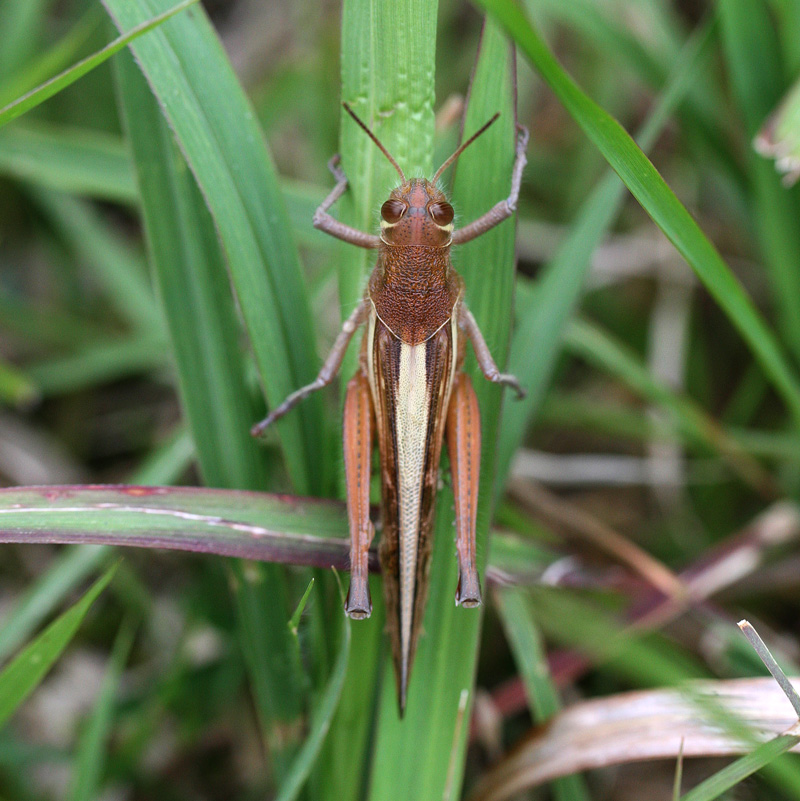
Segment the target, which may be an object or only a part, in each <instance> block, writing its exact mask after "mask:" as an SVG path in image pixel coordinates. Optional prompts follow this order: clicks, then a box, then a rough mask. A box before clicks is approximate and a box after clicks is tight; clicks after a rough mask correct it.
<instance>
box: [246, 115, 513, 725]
mask: <svg viewBox="0 0 800 801" xmlns="http://www.w3.org/2000/svg"><path fill="white" fill-rule="evenodd" d="M344 107H345V109H346V110H347V112H348V113H349V114H350V116H351V117H352V118H353V119H354V120H355V121H356V122H357V123H358V124H359V125H360V126H361V128H363V129H364V131H365V132H366V133H367V135H368V136H369V137H370V139H372V141H373V142H374V143H375V144H376V145H377V146H378V147H379V148H380V150H381V152H382V153H383V154H384V156H386V158H387V159H388V160H389V161H390V162H391V164H392V166H393V167H394V168H395V169H396V170H397V172H398V174H399V175H400V180H401V184H400V186H398V187H397V188H396V189H394V190H393V191H392V193H391V194H390V195H389V199H388V200H387V201H386V202H385V203H384V204H383V206H382V207H381V224H380V235H379V236H375V235H374V234H368V233H364V232H363V231H359V230H357V229H355V228H351V227H350V226H348V225H345V224H344V223H341V222H339V221H337V220H335V219H334V218H333V217H331V216H330V214H328V209H330V207H331V206H332V205H333V204H334V203H335V202H336V201H337V200H338V199H339V198H340V197H341V196H342V194H343V193H344V191H345V190H346V189H347V178H346V177H345V175H344V172H343V171H342V169H341V168H340V167H339V157H338V156H334V157H333V158H332V159H331V161H330V164H329V167H330V170H331V172H332V173H333V175H334V177H335V178H336V186H335V187H334V189H333V191H332V192H331V193H330V194H329V195H328V197H326V198H325V200H324V201H323V203H322V205H321V206H320V207H319V208H318V209H317V211H316V213H315V214H314V220H313V223H314V227H315V228H319V229H320V230H322V231H325V232H326V233H328V234H331V235H332V236H335V237H337V238H339V239H343V240H344V241H345V242H349V243H350V244H352V245H357V246H358V247H362V248H372V249H375V250H377V251H378V261H377V264H376V265H375V269H374V270H373V271H372V275H371V277H370V279H369V283H368V286H367V290H366V293H365V295H364V298H363V299H362V301H361V302H360V303H359V304H358V306H357V307H356V309H355V311H353V313H352V314H351V315H350V317H348V319H347V320H346V321H345V323H344V325H343V326H342V330H341V331H340V333H339V335H338V337H337V338H336V341H335V343H334V345H333V349H332V350H331V352H330V355H329V356H328V358H327V359H326V360H325V363H324V364H323V366H322V369H321V370H320V372H319V375H318V376H317V378H316V380H315V381H314V382H313V383H311V384H309V385H308V386H305V387H303V388H302V389H299V390H297V391H296V392H293V393H292V394H291V395H289V397H288V398H287V399H286V400H285V401H284V402H283V403H282V404H281V405H280V406H278V407H277V408H276V409H274V410H273V411H272V412H271V413H270V414H269V416H268V417H266V418H265V419H264V420H262V421H261V422H260V423H258V424H257V425H255V426H254V427H253V429H252V433H253V435H254V436H257V435H259V434H260V433H261V432H262V431H263V430H264V429H265V428H266V427H267V426H269V425H270V424H271V423H273V422H274V421H275V420H277V419H278V418H279V417H282V416H283V415H284V414H286V413H287V412H288V411H289V410H290V409H291V408H292V407H294V406H295V405H296V404H297V403H298V402H299V401H301V400H303V398H305V397H307V396H308V395H310V394H311V393H312V392H314V391H315V390H318V389H321V388H322V387H324V386H326V385H327V384H329V383H330V382H331V381H332V380H333V378H334V376H335V375H336V373H337V372H338V370H339V367H340V366H341V364H342V360H343V359H344V355H345V351H346V350H347V346H348V343H349V342H350V340H351V339H352V337H353V334H354V333H355V331H356V329H357V328H359V327H360V326H361V325H363V324H365V323H366V326H367V330H366V333H365V336H364V339H363V342H362V346H361V355H360V366H359V370H358V372H357V373H356V375H355V376H354V377H353V378H352V379H351V380H350V382H349V383H348V385H347V394H346V396H345V402H344V463H345V477H346V483H347V513H348V517H349V523H350V570H351V573H350V590H349V592H348V595H347V601H346V604H345V611H346V613H347V614H348V615H349V616H350V617H351V618H354V619H357V620H361V619H363V618H366V617H369V615H370V613H371V611H372V603H371V601H370V595H369V584H368V552H369V547H370V545H371V543H372V538H373V535H374V533H375V530H374V528H373V525H372V522H371V521H370V515H369V486H370V471H371V462H372V447H373V436H374V433H375V431H376V430H377V435H378V449H379V452H380V461H381V487H382V490H381V497H382V518H383V533H382V536H381V544H380V561H381V570H382V573H383V586H384V595H385V598H386V614H387V620H388V626H389V630H390V634H391V641H392V653H393V656H394V663H395V669H396V670H395V672H396V677H397V691H398V696H399V703H400V712H401V714H402V713H403V711H404V709H405V705H406V693H407V688H408V678H409V671H410V669H411V663H412V661H413V658H414V651H415V649H416V643H417V638H418V635H419V631H420V625H421V621H422V614H423V610H424V607H425V600H426V598H427V593H428V568H429V563H430V555H431V547H432V543H431V528H432V524H433V510H434V502H435V499H436V490H437V484H438V473H439V456H440V454H441V450H442V441H443V439H444V438H445V435H446V436H447V449H448V452H449V454H450V463H451V470H452V476H453V490H454V495H455V514H456V550H457V552H458V573H459V578H458V588H457V590H456V604H460V605H462V606H465V607H475V606H478V605H479V604H480V603H481V588H480V581H479V578H478V570H477V565H476V556H475V522H476V521H475V514H476V508H477V503H478V474H479V472H480V447H481V443H480V438H481V431H480V417H479V411H478V401H477V398H476V396H475V391H474V390H473V388H472V382H471V380H470V378H469V376H468V375H467V374H466V373H462V372H461V365H462V363H463V361H464V353H465V350H466V340H467V339H469V340H470V341H471V342H472V347H473V349H474V351H475V355H476V356H477V359H478V364H479V365H480V368H481V371H482V372H483V374H484V375H485V376H486V378H488V379H489V380H490V381H494V382H496V383H498V384H505V385H507V386H510V387H513V388H514V389H515V390H516V392H517V393H518V395H519V396H520V397H522V396H523V394H524V393H523V391H522V389H521V388H520V386H519V383H518V382H517V379H516V378H515V377H514V376H512V375H507V374H505V373H501V372H500V370H499V369H498V368H497V365H496V364H495V363H494V360H493V359H492V356H491V353H490V352H489V348H488V347H487V345H486V342H485V340H484V339H483V336H482V334H481V332H480V329H479V328H478V325H477V323H476V322H475V318H474V317H473V316H472V314H471V313H470V311H469V309H468V308H467V307H466V304H465V303H464V281H463V279H462V278H461V276H460V275H458V273H456V271H455V270H454V269H453V267H452V265H451V263H450V246H451V245H460V244H462V243H463V242H469V241H470V240H471V239H474V238H475V237H477V236H480V235H481V234H483V233H484V232H486V231H488V230H489V229H490V228H493V227H494V226H496V225H498V224H499V223H501V222H502V221H503V220H505V219H506V218H507V217H510V216H511V215H512V214H513V213H514V210H515V209H516V206H517V199H518V197H519V188H520V182H521V179H522V170H523V168H524V166H525V161H526V159H525V148H526V146H527V143H528V132H527V130H526V129H525V128H523V127H521V126H519V127H518V136H517V147H516V160H515V162H514V167H513V170H512V173H511V193H510V194H509V196H508V198H507V199H506V200H502V201H500V202H499V203H497V204H496V205H495V206H494V207H493V208H492V209H490V210H489V211H488V212H486V213H485V214H484V215H483V216H481V217H479V218H478V219H477V220H475V221H474V222H472V223H470V224H469V225H466V226H464V227H463V228H459V229H457V230H454V227H453V217H454V213H453V207H452V206H451V205H450V204H449V203H448V202H447V199H446V197H445V196H444V194H443V193H442V192H441V191H440V190H439V189H438V188H437V186H436V182H437V180H438V179H439V177H440V176H441V174H442V173H443V172H444V170H446V169H447V167H449V166H450V165H451V164H452V163H453V162H454V161H455V160H456V159H457V158H458V156H459V155H460V154H461V153H462V152H463V150H464V149H465V148H466V147H467V146H468V145H470V144H471V143H472V142H474V141H475V139H476V138H477V137H478V136H480V135H481V134H482V133H483V132H484V131H485V130H486V129H487V128H488V127H489V126H490V125H491V124H492V123H493V122H494V121H495V120H496V119H497V117H498V116H499V115H498V114H495V115H494V117H492V119H491V120H489V122H487V123H486V124H485V125H484V126H483V127H482V128H481V129H480V130H479V131H477V132H476V133H475V134H473V135H472V136H471V137H470V138H469V139H468V140H467V141H466V142H464V143H463V144H462V145H461V146H460V147H459V148H458V149H457V150H456V151H455V153H453V155H452V156H450V158H449V159H447V161H445V163H444V164H442V166H441V167H440V168H439V169H438V170H437V171H436V174H435V175H434V176H433V179H432V180H431V181H427V180H425V179H424V178H414V179H411V180H408V179H406V177H405V175H404V174H403V171H402V170H401V169H400V166H399V165H398V164H397V162H396V161H395V160H394V159H393V158H392V156H391V155H390V154H389V152H388V151H387V150H386V148H385V147H384V146H383V145H382V144H381V142H380V141H379V140H378V138H377V137H376V136H375V134H373V133H372V131H370V130H369V128H367V126H366V125H365V124H364V123H363V122H362V121H361V120H360V119H359V118H358V117H357V116H356V115H355V113H354V112H353V111H352V110H351V109H350V107H349V106H348V105H347V104H346V103H345V104H344Z"/></svg>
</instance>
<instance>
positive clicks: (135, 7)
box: [105, 0, 332, 492]
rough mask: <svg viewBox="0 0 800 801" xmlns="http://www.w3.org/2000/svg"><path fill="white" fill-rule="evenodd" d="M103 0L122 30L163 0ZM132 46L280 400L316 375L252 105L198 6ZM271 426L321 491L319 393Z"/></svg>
mask: <svg viewBox="0 0 800 801" xmlns="http://www.w3.org/2000/svg"><path fill="white" fill-rule="evenodd" d="M105 5H106V7H107V8H108V9H109V11H110V12H111V14H112V17H113V18H114V20H115V22H116V24H117V25H118V27H120V28H127V27H130V26H132V25H136V24H140V23H141V22H142V20H144V19H147V18H149V17H150V16H152V15H153V14H154V13H156V12H157V11H160V10H162V8H163V6H164V0H133V1H131V0H106V3H105ZM132 49H133V51H134V55H135V56H136V59H137V62H138V64H139V66H140V67H141V69H142V70H143V72H144V73H145V76H146V78H147V80H148V83H149V84H150V88H151V90H152V91H153V93H154V94H155V95H156V97H157V98H158V100H159V105H160V107H161V109H162V111H163V113H164V115H165V116H166V118H167V120H168V122H169V126H170V129H171V130H172V132H173V133H174V135H175V138H176V139H177V142H178V145H179V147H180V149H181V151H182V153H183V155H184V156H185V158H186V160H187V163H188V164H189V167H190V169H191V170H192V172H193V174H194V176H195V179H196V181H197V184H198V186H199V187H200V191H201V192H202V195H203V198H204V200H205V202H206V203H207V204H208V207H209V209H210V211H211V215H212V217H213V218H214V223H215V226H216V229H217V231H218V234H219V238H220V240H221V242H222V247H223V250H224V253H225V258H226V261H227V264H228V267H229V269H230V273H231V278H232V280H233V284H234V286H235V288H236V293H237V296H238V300H239V306H240V308H241V311H242V316H243V317H244V321H245V326H246V328H247V330H248V334H249V337H250V343H251V346H252V350H253V353H254V355H255V358H256V363H257V366H258V369H259V373H260V375H261V379H262V382H263V385H264V387H265V389H266V393H267V397H268V399H269V401H270V403H271V404H273V405H274V404H277V403H279V402H281V401H282V400H283V399H284V398H285V397H286V396H287V395H288V394H289V393H290V392H292V391H293V390H295V389H297V388H298V387H300V386H302V385H304V384H306V383H309V382H310V381H311V380H312V379H313V377H314V374H315V372H316V365H317V364H318V359H317V356H316V353H315V347H314V341H313V335H312V326H311V317H310V312H309V308H308V302H307V299H306V297H305V290H304V287H303V281H302V275H301V271H300V266H299V262H298V257H297V251H296V248H295V246H294V243H293V242H292V239H291V236H290V226H289V222H288V216H287V214H286V210H285V204H284V202H283V198H282V197H281V194H280V191H279V188H278V184H277V179H276V176H275V170H274V167H273V165H272V161H271V158H270V155H269V153H268V151H267V149H266V147H265V145H264V141H263V135H262V132H261V130H260V129H259V128H258V125H257V123H256V121H255V118H254V114H253V110H252V107H251V105H250V103H249V101H248V100H247V98H246V97H245V94H244V92H243V90H242V87H241V86H240V84H239V83H238V81H237V79H236V76H235V74H234V73H233V70H232V68H231V65H230V62H229V61H228V59H227V57H226V55H225V53H224V51H223V49H222V46H221V44H220V42H219V40H218V39H217V36H216V34H215V33H214V31H213V29H212V27H211V25H210V24H209V22H208V19H207V18H206V16H205V13H204V12H203V11H202V9H200V8H194V9H192V10H190V11H189V12H187V13H186V14H182V15H180V16H177V17H175V18H174V19H172V20H170V21H169V22H167V23H165V25H163V26H162V27H161V28H160V29H159V30H157V31H155V32H154V33H153V34H151V35H150V36H147V37H143V38H140V39H138V40H137V41H136V42H134V43H133V45H132ZM251 422H254V421H251ZM276 428H277V430H278V432H279V433H280V435H281V442H282V445H283V449H284V454H285V457H286V461H287V467H288V469H289V473H290V475H291V477H292V480H293V483H294V486H295V488H296V489H297V490H298V491H300V492H310V491H312V490H318V491H319V490H321V489H322V488H324V487H325V486H326V484H327V481H328V478H327V477H328V476H329V475H331V473H332V471H331V470H329V455H328V454H327V451H326V450H325V449H324V448H321V447H320V443H322V442H324V441H325V438H324V435H323V418H322V405H321V399H320V398H318V397H312V398H309V399H308V400H306V401H305V402H304V404H303V409H302V412H298V413H295V414H291V415H287V416H286V417H285V418H283V419H282V420H281V421H279V422H278V423H277V424H276Z"/></svg>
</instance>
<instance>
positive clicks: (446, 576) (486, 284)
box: [370, 22, 516, 801]
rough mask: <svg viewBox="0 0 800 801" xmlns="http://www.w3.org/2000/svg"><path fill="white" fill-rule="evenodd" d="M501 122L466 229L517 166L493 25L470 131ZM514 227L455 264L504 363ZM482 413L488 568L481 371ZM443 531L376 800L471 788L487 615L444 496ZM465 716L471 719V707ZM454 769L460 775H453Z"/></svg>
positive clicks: (465, 163)
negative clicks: (468, 576)
mask: <svg viewBox="0 0 800 801" xmlns="http://www.w3.org/2000/svg"><path fill="white" fill-rule="evenodd" d="M497 111H499V112H500V119H499V120H498V122H497V123H495V125H494V126H492V128H491V129H489V131H487V133H486V134H484V135H483V136H482V137H481V138H480V139H478V140H477V141H476V142H475V143H474V144H473V145H471V146H470V148H468V149H467V150H466V151H465V152H464V154H463V156H462V157H461V159H460V160H459V163H458V167H457V173H456V177H455V181H454V188H453V205H454V207H455V208H456V210H457V212H458V214H459V216H460V219H461V220H462V221H464V222H466V221H469V220H472V219H475V218H476V217H478V216H479V215H480V214H481V213H483V212H484V211H486V210H487V209H489V208H490V207H491V206H492V204H494V203H495V202H497V201H498V200H501V199H502V198H505V197H507V195H508V192H509V185H510V176H511V166H512V164H513V161H514V145H515V138H516V137H515V130H514V97H513V84H512V78H511V70H510V49H509V46H508V41H507V39H506V38H505V36H504V35H503V34H502V33H501V31H500V29H499V28H498V27H497V26H496V25H493V24H492V23H491V22H489V23H487V25H486V26H485V29H484V33H483V38H482V42H481V49H480V54H479V58H478V63H477V65H476V69H475V73H474V76H473V82H472V85H471V87H470V97H469V105H468V109H467V114H466V122H465V132H466V133H470V132H472V131H475V130H477V129H478V128H479V127H480V126H481V125H483V123H485V122H486V120H488V119H489V118H490V117H491V116H492V115H493V114H494V113H495V112H497ZM514 240H515V228H514V222H513V220H509V221H507V222H504V223H503V224H502V225H501V226H499V227H498V228H496V229H494V230H493V231H491V232H489V233H487V234H485V235H484V236H482V237H480V238H479V239H477V240H476V241H474V242H471V243H469V244H468V245H465V246H464V247H463V248H462V249H461V250H460V251H459V253H458V255H457V262H456V266H457V269H458V270H459V272H461V274H462V275H463V276H464V279H465V282H466V287H467V289H466V293H467V294H466V298H467V303H468V304H469V305H470V308H471V309H472V312H473V313H474V315H475V317H476V319H477V320H478V323H479V325H480V326H481V328H482V331H483V334H484V336H485V338H486V341H487V343H488V344H489V347H490V348H491V349H492V353H493V356H494V358H495V359H496V361H497V363H498V364H500V365H503V364H505V360H506V354H507V352H508V342H509V329H510V316H511V315H510V314H509V313H508V311H507V310H508V309H510V307H511V297H512V293H513V274H514ZM468 369H469V370H470V372H471V373H472V375H473V376H474V382H475V389H476V392H477V394H478V398H479V403H480V407H481V426H482V430H483V435H482V438H483V441H484V442H485V443H486V446H485V447H484V449H483V457H482V462H481V487H482V491H481V495H480V500H479V507H478V524H477V527H478V554H479V562H480V567H481V570H482V568H483V564H484V563H485V560H486V556H487V547H486V542H487V539H486V537H487V530H488V524H489V519H490V516H491V506H492V492H491V488H492V485H493V478H494V463H495V454H496V451H495V448H494V447H492V444H491V443H493V442H494V441H495V440H496V436H497V428H498V422H499V414H500V406H501V403H502V391H501V390H500V388H498V387H497V386H495V385H491V384H489V383H488V382H487V381H485V380H484V379H483V377H482V376H481V375H480V373H479V372H477V371H476V368H475V363H474V360H473V359H472V357H470V361H469V362H468ZM437 509H438V512H437V522H436V530H435V532H434V554H433V564H432V567H431V588H430V597H429V600H428V607H427V612H426V614H425V618H424V620H423V630H424V632H425V635H424V636H423V637H421V639H420V644H419V647H418V652H417V656H416V659H415V664H414V667H413V670H412V673H411V681H410V685H409V692H408V706H407V708H406V714H405V718H404V720H402V721H401V720H400V719H399V718H398V713H397V699H396V697H395V687H394V680H393V677H392V676H391V675H390V674H389V672H388V671H389V670H390V667H389V666H387V673H386V675H385V677H384V685H383V693H382V699H381V710H380V718H379V722H378V730H377V743H376V753H375V758H374V763H373V771H372V779H371V782H372V785H371V792H370V798H371V799H373V801H375V800H376V799H390V798H396V795H397V788H398V787H403V788H405V791H406V792H407V794H408V795H409V797H414V798H437V799H438V798H442V797H443V795H444V793H445V790H446V789H447V791H448V793H449V796H450V797H451V798H457V797H458V796H459V792H460V786H461V781H462V766H463V760H464V757H465V745H466V734H467V729H468V728H469V727H468V726H459V724H458V721H459V720H460V719H461V717H462V715H463V710H462V713H459V707H460V703H461V694H462V691H464V690H466V691H467V692H469V691H470V690H471V688H472V685H473V681H474V671H475V664H476V657H477V649H478V634H479V630H480V613H478V612H476V611H473V610H465V609H460V608H456V607H455V604H454V603H453V593H454V591H455V588H456V560H455V554H454V549H453V517H452V496H451V494H450V493H449V492H442V493H440V497H439V499H438V502H437ZM466 715H467V716H468V715H469V705H468V706H467V711H466ZM451 765H452V766H453V769H452V775H450V774H449V768H450V766H451Z"/></svg>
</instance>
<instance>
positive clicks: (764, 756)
mask: <svg viewBox="0 0 800 801" xmlns="http://www.w3.org/2000/svg"><path fill="white" fill-rule="evenodd" d="M798 743H800V734H794V733H791V734H782V735H781V736H780V737H775V738H774V739H772V740H770V741H769V742H768V743H764V744H763V745H760V746H758V748H756V749H755V750H754V751H752V752H751V753H749V754H747V755H746V756H743V757H741V758H740V759H737V760H736V761H735V762H732V763H731V764H730V765H728V766H727V767H725V768H723V769H722V770H720V771H718V772H717V773H715V774H714V775H713V776H711V777H710V778H708V779H706V780H705V781H704V782H701V783H700V784H698V785H697V787H695V788H693V789H692V790H690V791H689V792H688V793H684V794H683V795H682V796H681V801H712V799H714V798H719V797H720V796H721V795H722V794H723V793H724V792H726V791H728V790H730V789H731V787H735V786H736V785H737V784H739V782H741V781H744V780H745V779H746V778H747V777H748V776H752V775H753V774H754V773H755V772H756V771H758V770H761V769H762V768H764V767H766V766H767V765H769V764H771V763H773V762H774V761H775V760H776V759H777V758H778V757H779V756H780V755H781V754H785V753H786V752H787V751H788V750H790V749H791V748H794V746H796V745H797V744H798Z"/></svg>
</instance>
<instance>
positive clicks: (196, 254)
mask: <svg viewBox="0 0 800 801" xmlns="http://www.w3.org/2000/svg"><path fill="white" fill-rule="evenodd" d="M118 68H119V69H118V75H119V85H120V96H121V98H122V103H123V106H124V109H125V117H126V121H127V129H128V136H129V138H130V141H131V146H132V151H133V154H134V161H135V163H136V167H137V172H138V175H139V184H140V191H141V197H142V207H143V211H144V217H145V227H146V230H147V236H148V241H149V245H150V252H151V259H152V263H153V268H154V273H155V276H156V280H157V283H158V286H159V294H160V297H161V301H162V307H163V309H164V314H165V316H166V318H167V324H168V328H169V331H170V337H171V341H172V346H173V351H174V355H175V360H176V364H177V368H178V377H179V385H180V394H181V401H182V404H183V408H184V410H185V413H186V416H187V419H188V422H189V426H190V428H191V430H192V432H193V434H194V442H195V448H196V450H197V454H198V461H199V463H200V469H201V472H202V474H203V478H204V480H205V482H206V483H207V484H208V485H210V486H217V487H237V488H241V489H245V488H247V489H263V488H264V487H265V486H266V484H267V478H268V472H267V467H266V464H265V455H264V450H263V449H262V448H260V447H259V445H258V443H257V442H256V441H255V440H254V439H253V438H252V437H250V434H249V429H250V425H251V424H252V422H253V420H255V419H256V417H257V413H256V408H257V407H256V405H255V403H254V400H253V398H252V397H251V394H250V392H249V389H248V386H247V382H246V380H245V369H244V361H243V354H242V352H241V349H240V344H239V340H240V328H239V323H238V319H237V316H236V309H235V307H234V301H233V297H232V296H231V294H230V284H229V281H228V275H227V272H226V269H225V264H224V259H223V255H222V252H221V251H220V248H219V244H218V239H217V235H216V231H215V229H214V224H213V221H212V219H211V215H210V214H209V213H208V210H207V208H206V206H205V204H204V203H203V199H202V197H201V195H200V192H199V190H198V188H197V185H196V184H195V182H194V178H193V176H192V174H191V173H190V172H189V170H188V169H187V168H186V164H185V162H184V161H183V159H182V157H181V156H180V154H179V153H178V150H177V148H176V147H175V145H174V143H173V140H172V137H171V135H170V132H169V130H168V127H167V124H166V121H165V120H164V119H163V117H162V115H161V113H160V111H159V108H158V105H157V103H156V100H155V98H154V97H153V96H152V94H151V93H150V91H149V89H148V87H147V84H146V83H145V81H144V78H143V77H142V75H141V74H140V73H139V71H138V70H137V68H136V66H135V64H134V63H133V59H132V58H131V57H130V56H128V55H127V54H126V56H125V57H124V58H123V57H120V59H119V63H118ZM233 572H234V575H235V577H236V581H235V589H236V596H237V598H236V601H237V609H238V610H239V619H240V623H241V632H240V633H241V635H242V636H241V641H242V645H243V648H244V651H245V657H246V659H247V664H248V666H249V668H250V675H251V679H252V682H253V687H254V690H255V695H256V699H257V702H258V708H259V712H260V715H261V720H262V724H263V727H264V730H265V734H266V736H267V739H268V740H269V741H270V743H271V748H270V755H271V757H272V758H273V761H274V763H275V765H276V770H277V772H278V775H279V776H280V775H281V773H282V771H283V769H284V768H283V765H284V763H285V762H286V761H287V760H288V758H289V756H290V755H291V753H292V752H293V750H294V748H295V746H296V744H297V743H296V738H297V737H299V734H298V735H296V737H290V736H286V735H285V732H286V731H297V732H299V730H300V728H299V726H298V725H297V724H298V719H299V717H300V715H301V712H302V704H301V698H300V688H299V682H298V676H299V673H300V665H299V663H298V660H297V659H295V658H294V657H295V650H294V649H293V648H292V642H291V637H290V635H289V632H288V631H287V628H286V620H287V619H288V614H289V613H288V609H287V600H286V590H285V586H284V577H283V574H282V573H281V572H280V570H279V569H278V568H277V567H276V566H274V565H235V566H234V567H233Z"/></svg>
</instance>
